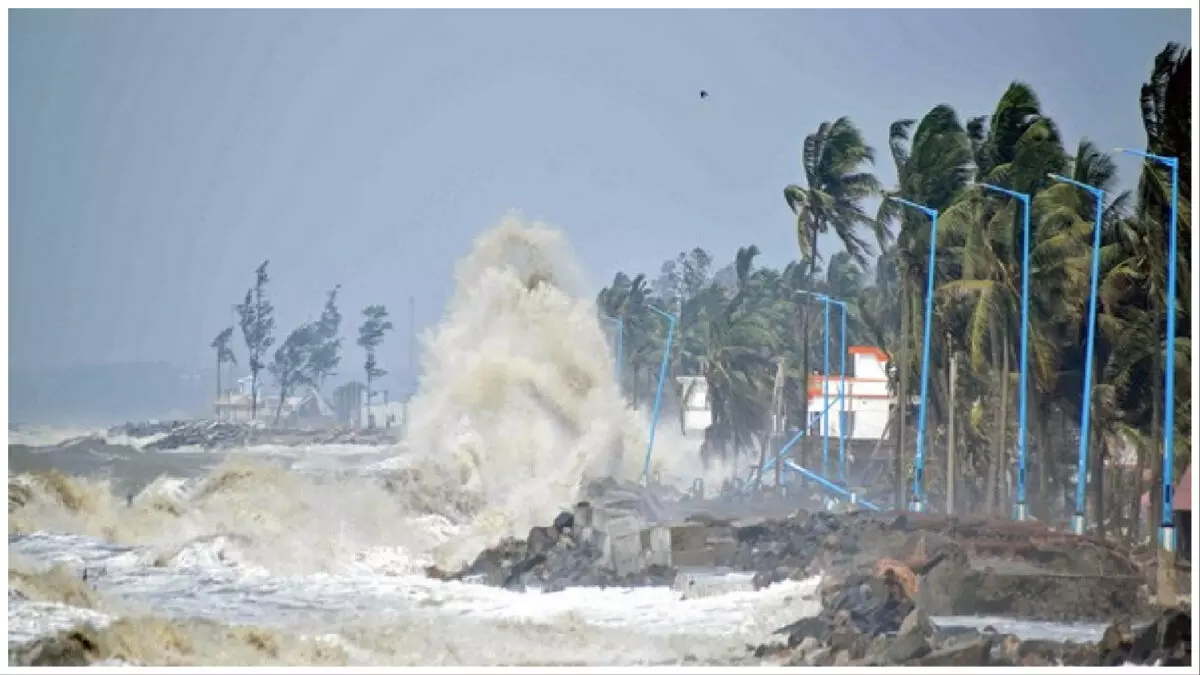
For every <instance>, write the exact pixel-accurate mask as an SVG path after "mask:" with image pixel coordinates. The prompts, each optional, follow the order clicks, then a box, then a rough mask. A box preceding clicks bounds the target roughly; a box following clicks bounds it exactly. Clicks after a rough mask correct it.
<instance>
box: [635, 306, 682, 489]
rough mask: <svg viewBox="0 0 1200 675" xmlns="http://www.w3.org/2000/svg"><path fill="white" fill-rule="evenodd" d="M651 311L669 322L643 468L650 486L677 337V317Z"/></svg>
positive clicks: (653, 309)
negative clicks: (675, 338)
mask: <svg viewBox="0 0 1200 675" xmlns="http://www.w3.org/2000/svg"><path fill="white" fill-rule="evenodd" d="M646 308H647V309H649V310H650V311H652V312H654V313H655V314H658V315H659V316H662V317H663V318H665V319H666V320H667V341H666V344H665V345H663V357H662V366H661V367H660V368H659V371H658V391H656V392H655V394H654V412H652V413H651V415H650V442H649V443H647V444H646V463H645V466H644V467H643V468H642V482H643V483H645V484H646V485H649V484H650V457H651V455H653V454H654V432H655V430H656V429H657V428H658V413H659V410H660V408H661V407H662V392H663V382H664V381H666V379H667V363H668V361H669V360H670V358H671V340H672V339H674V337H675V321H676V319H675V316H674V315H673V314H668V313H667V312H664V311H662V310H661V309H659V308H657V307H654V306H653V305H646Z"/></svg>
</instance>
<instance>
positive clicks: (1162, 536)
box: [1119, 148, 1179, 552]
mask: <svg viewBox="0 0 1200 675" xmlns="http://www.w3.org/2000/svg"><path fill="white" fill-rule="evenodd" d="M1119 150H1121V152H1123V153H1125V154H1127V155H1133V156H1134V157H1141V158H1142V159H1145V160H1150V161H1153V162H1157V163H1159V164H1162V165H1163V166H1165V167H1167V168H1168V169H1170V170H1171V224H1170V234H1168V235H1167V237H1168V242H1169V243H1168V244H1167V358H1166V364H1164V369H1165V370H1166V380H1167V381H1166V387H1165V389H1166V391H1164V392H1163V398H1164V402H1163V410H1164V412H1165V414H1164V415H1163V463H1162V481H1163V482H1162V491H1163V502H1162V526H1161V527H1160V528H1159V531H1158V532H1159V544H1160V545H1161V546H1162V548H1163V549H1165V550H1167V551H1172V552H1173V551H1174V550H1175V510H1174V504H1173V503H1172V502H1173V496H1174V495H1173V494H1172V493H1173V492H1174V489H1175V284H1176V270H1177V268H1178V266H1179V228H1178V226H1177V221H1178V219H1179V158H1178V157H1164V156H1162V155H1153V154H1150V153H1148V152H1141V151H1140V150H1130V149H1128V148H1119Z"/></svg>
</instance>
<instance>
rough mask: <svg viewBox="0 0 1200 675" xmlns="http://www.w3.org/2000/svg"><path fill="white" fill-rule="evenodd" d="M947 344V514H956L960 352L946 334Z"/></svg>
mask: <svg viewBox="0 0 1200 675" xmlns="http://www.w3.org/2000/svg"><path fill="white" fill-rule="evenodd" d="M946 346H947V347H949V349H950V356H949V358H950V397H949V398H950V413H949V417H948V419H947V421H946V515H948V516H952V515H954V477H955V472H956V471H957V467H956V466H955V461H954V455H955V453H956V452H957V448H956V447H955V445H954V418H955V412H956V411H957V407H956V406H955V399H956V398H957V397H956V395H955V394H956V391H955V390H956V387H957V386H958V354H957V353H955V352H954V346H953V344H952V343H951V342H950V336H949V335H948V334H947V335H946Z"/></svg>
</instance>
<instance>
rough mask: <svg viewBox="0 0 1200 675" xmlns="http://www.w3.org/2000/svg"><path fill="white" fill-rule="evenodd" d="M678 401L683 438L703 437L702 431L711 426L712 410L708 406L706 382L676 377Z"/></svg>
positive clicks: (692, 378) (702, 379)
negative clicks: (681, 411) (681, 416)
mask: <svg viewBox="0 0 1200 675" xmlns="http://www.w3.org/2000/svg"><path fill="white" fill-rule="evenodd" d="M675 381H676V382H678V383H679V400H680V405H681V406H682V407H683V434H684V436H685V437H692V436H696V437H700V438H702V437H703V436H704V430H705V429H707V428H709V427H710V426H712V409H711V408H709V406H708V380H706V379H704V378H703V377H694V376H693V377H677V378H675Z"/></svg>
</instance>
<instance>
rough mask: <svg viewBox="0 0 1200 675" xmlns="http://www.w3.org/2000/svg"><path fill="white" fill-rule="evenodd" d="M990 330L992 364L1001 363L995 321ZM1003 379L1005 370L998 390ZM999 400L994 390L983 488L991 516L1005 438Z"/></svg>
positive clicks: (998, 383) (984, 503) (985, 503)
mask: <svg viewBox="0 0 1200 675" xmlns="http://www.w3.org/2000/svg"><path fill="white" fill-rule="evenodd" d="M990 329H991V330H990V332H991V334H992V336H991V337H992V363H998V362H1000V361H1001V356H1000V347H999V344H1000V340H999V336H998V335H997V332H998V331H997V330H996V324H995V322H994V321H992V322H991V326H990ZM993 367H994V366H993ZM1003 377H1004V372H1003V368H1001V369H999V372H998V373H997V381H996V388H997V389H999V388H1000V386H1001V381H1000V380H1002V379H1003ZM998 398H999V396H997V392H996V391H995V390H992V392H991V396H989V397H988V399H989V400H990V401H991V402H992V405H993V406H995V410H994V411H993V414H992V452H991V456H990V457H989V458H988V462H987V479H986V482H985V483H984V486H983V510H984V512H985V513H987V515H989V516H992V515H995V514H996V483H997V481H998V480H999V471H1000V463H999V462H998V461H997V460H996V457H997V456H998V455H999V454H1000V452H1001V449H1000V448H1001V443H1002V442H1003V436H1004V434H1003V427H1002V426H1001V425H1002V424H1003V414H1002V413H1001V410H1000V408H1001V406H1000V405H998V404H999V401H998V400H997V399H998Z"/></svg>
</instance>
